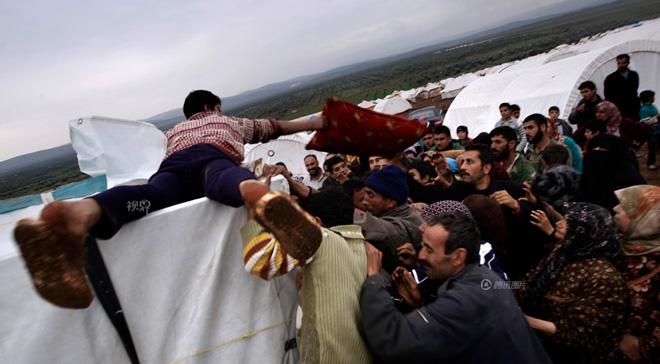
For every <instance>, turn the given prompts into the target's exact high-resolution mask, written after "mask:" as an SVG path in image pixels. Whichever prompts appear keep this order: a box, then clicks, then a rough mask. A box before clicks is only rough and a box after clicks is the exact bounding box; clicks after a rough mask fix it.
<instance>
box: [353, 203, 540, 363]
mask: <svg viewBox="0 0 660 364" xmlns="http://www.w3.org/2000/svg"><path fill="white" fill-rule="evenodd" d="M480 244H481V240H480V237H479V230H478V228H477V226H476V223H475V222H474V221H473V220H472V219H470V218H468V217H467V216H466V215H464V214H462V213H455V212H452V213H444V214H440V215H437V216H434V217H433V218H431V219H430V221H429V222H428V226H427V227H426V228H425V229H424V240H423V245H422V250H421V251H420V252H419V260H420V263H421V264H422V265H423V266H424V267H425V268H426V272H427V274H428V277H429V278H431V279H437V280H444V281H445V282H444V284H443V285H442V286H440V288H439V289H438V298H437V299H436V300H435V301H434V302H433V303H431V304H429V305H427V306H422V307H420V308H418V309H416V310H414V311H412V312H409V313H407V314H402V313H401V312H399V311H398V310H397V309H396V307H395V306H394V304H393V303H392V302H391V298H390V296H389V293H388V292H387V291H386V289H385V284H386V282H385V281H384V279H383V278H382V276H381V275H380V262H381V258H382V256H381V254H380V252H379V251H378V250H377V249H375V248H374V247H373V246H371V245H369V244H367V247H366V249H367V275H368V277H367V280H366V281H365V282H364V284H363V285H362V292H361V294H360V306H361V308H362V317H363V323H364V329H365V334H366V336H367V340H368V341H369V345H370V346H371V348H372V350H373V351H374V352H375V353H377V354H376V355H377V356H379V357H380V358H382V359H383V360H384V361H387V362H397V363H431V362H432V363H507V364H509V363H550V359H549V358H548V356H547V355H546V353H545V351H544V350H543V347H542V346H541V344H540V343H539V341H538V339H537V337H536V335H535V334H534V332H533V331H532V329H531V327H530V326H529V324H528V323H527V320H526V319H525V316H524V315H523V313H522V311H520V309H519V308H518V304H517V303H516V300H515V299H514V297H513V294H512V293H511V290H510V289H511V288H515V287H512V286H511V283H512V282H505V281H502V280H501V278H499V276H497V275H496V274H495V273H493V272H491V271H490V270H489V269H488V268H486V267H484V266H479V265H478V263H479V247H480Z"/></svg>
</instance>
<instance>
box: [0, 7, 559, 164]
mask: <svg viewBox="0 0 660 364" xmlns="http://www.w3.org/2000/svg"><path fill="white" fill-rule="evenodd" d="M564 2H565V1H562V0H536V1H528V0H506V1H505V0H468V1H457V0H451V1H447V0H416V1H402V0H378V1H375V0H360V1H355V0H306V1H305V0H278V1H262V0H242V1H240V2H239V1H232V2H229V1H205V0H187V1H172V0H159V1H153V0H144V1H135V0H130V1H126V0H115V1H77V0H61V1H50V0H42V1H32V0H23V1H4V2H3V3H2V4H1V5H0V14H1V15H0V17H1V19H2V20H1V21H0V80H1V81H0V100H1V101H0V105H2V107H1V108H0V111H1V112H0V161H2V160H6V159H9V158H12V157H15V156H17V155H21V154H25V153H30V152H34V151H37V150H42V149H47V148H51V147H55V146H58V145H62V144H65V143H67V142H68V121H69V120H71V119H76V118H78V117H81V116H89V115H100V116H108V117H115V118H122V119H132V120H138V119H145V118H148V117H151V116H153V115H156V114H158V113H161V112H164V111H168V110H171V109H173V108H176V107H179V106H180V105H181V104H182V103H183V99H184V98H185V96H186V94H187V93H188V92H189V91H191V90H193V89H209V90H211V91H213V92H215V93H216V94H218V95H219V96H221V97H226V96H232V95H235V94H237V93H239V92H241V91H245V90H250V89H254V88H257V87H260V86H263V85H266V84H269V83H273V82H278V81H283V80H286V79H289V78H292V77H296V76H301V75H307V74H312V73H318V72H323V71H327V70H330V69H332V68H335V67H339V66H343V65H347V64H351V63H355V62H358V61H362V60H367V59H372V58H377V57H382V56H388V55H392V54H397V53H400V52H402V51H407V50H412V49H414V48H417V47H419V46H422V45H428V44H430V43H432V42H434V41H436V40H441V39H444V38H447V37H451V36H453V35H459V34H462V33H465V32H468V31H471V30H475V29H482V28H484V27H490V26H497V25H500V24H501V23H502V21H503V20H504V19H509V20H511V19H515V16H516V15H518V14H523V13H526V12H528V11H531V10H534V9H536V8H540V7H543V6H547V5H553V4H561V3H564Z"/></svg>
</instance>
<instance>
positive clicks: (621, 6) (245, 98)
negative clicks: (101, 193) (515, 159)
mask: <svg viewBox="0 0 660 364" xmlns="http://www.w3.org/2000/svg"><path fill="white" fill-rule="evenodd" d="M576 3H577V2H576ZM580 3H581V5H575V4H573V5H572V6H573V8H572V9H578V8H580V7H584V4H585V2H580ZM608 3H611V4H608ZM562 4H565V2H563V3H562ZM586 4H587V5H599V6H600V5H602V7H601V8H600V9H601V10H602V9H603V8H615V9H616V10H615V11H616V12H617V14H620V13H624V12H625V9H626V8H627V7H628V4H633V5H634V6H637V8H638V9H647V8H650V7H651V5H648V4H656V5H652V6H654V7H657V3H654V2H653V1H648V0H636V1H616V2H611V0H592V1H589V2H587V3H586ZM603 4H604V5H603ZM561 9H564V10H565V9H566V8H563V7H560V6H559V5H552V6H549V7H546V8H542V9H537V10H535V11H534V12H530V13H528V15H527V16H519V17H517V18H516V19H509V20H517V21H515V22H513V21H512V22H511V23H509V24H507V25H504V26H500V27H497V28H492V29H488V30H481V31H475V32H473V33H470V34H465V35H464V36H463V37H459V38H458V39H457V38H454V39H452V40H446V41H445V42H440V43H434V44H431V45H429V46H426V47H420V48H418V49H415V50H412V51H409V52H404V53H401V54H397V55H394V56H390V57H384V58H380V59H375V60H370V61H365V62H361V63H357V64H352V65H348V66H343V67H338V68H335V69H332V70H330V71H327V72H322V73H318V74H314V75H308V76H301V77H296V78H293V79H290V80H286V81H283V82H278V83H273V84H270V85H266V86H263V87H260V88H257V89H254V90H250V91H245V92H242V93H240V94H238V95H234V96H229V97H222V103H223V107H222V108H223V111H224V112H226V113H227V114H236V113H234V112H232V111H233V110H237V111H240V112H241V113H240V115H241V116H246V117H250V111H244V110H242V109H241V108H242V107H245V106H246V105H250V104H255V103H257V104H258V103H259V101H260V100H264V102H263V103H262V104H266V103H267V102H270V101H272V100H274V99H283V98H289V97H290V96H291V91H292V90H301V91H302V92H308V90H310V89H314V87H315V85H316V84H322V83H328V82H329V81H332V80H339V81H335V82H338V83H340V84H341V83H344V84H345V83H346V80H351V79H357V78H361V77H366V78H370V77H372V76H371V75H367V76H363V73H365V72H363V71H368V70H373V69H377V68H380V69H387V70H390V69H392V68H393V65H394V64H395V62H397V61H399V63H401V62H402V61H405V62H407V63H406V66H404V67H403V69H410V71H407V73H408V74H410V77H414V76H415V75H414V73H415V72H413V70H415V69H416V68H414V67H408V64H411V61H409V60H410V59H412V58H414V57H416V56H420V57H421V56H424V55H427V54H429V52H433V51H435V50H438V49H442V48H443V47H449V46H455V45H459V44H464V43H467V42H471V41H474V40H478V39H479V38H483V37H489V38H491V39H496V38H498V37H500V36H504V35H505V33H507V32H511V31H512V30H514V29H518V31H520V29H521V27H522V28H523V29H525V31H527V29H531V28H532V27H534V26H535V23H539V24H542V23H544V26H553V24H552V22H551V21H550V20H551V19H562V18H564V17H569V18H571V17H575V18H574V19H572V20H571V21H572V22H580V21H582V19H583V18H584V17H587V16H588V15H589V13H590V11H591V10H589V9H587V10H581V11H580V12H577V13H575V12H574V13H572V14H571V15H570V16H567V15H566V14H563V15H562V14H559V15H558V13H557V12H559V11H561ZM594 9H597V8H594ZM647 13H652V11H647ZM575 14H579V15H575ZM592 15H593V14H592ZM656 16H657V15H656ZM592 17H593V16H592ZM525 18H527V19H525ZM599 19H600V18H599ZM603 21H604V20H603ZM602 26H603V27H608V29H613V28H615V27H617V26H620V25H616V24H614V23H612V22H611V21H610V22H608V23H607V25H605V24H603V25H602ZM562 28H564V25H562ZM592 31H593V30H592ZM534 41H535V40H534ZM507 46H508V44H502V47H503V48H498V49H499V51H500V53H499V55H500V57H498V56H497V55H494V56H489V57H488V62H491V63H492V62H497V61H500V62H501V55H502V54H509V52H505V49H504V47H507ZM548 46H549V47H551V46H552V47H554V46H553V45H550V44H549V45H548ZM518 48H522V49H527V50H529V47H527V45H520V46H518ZM461 57H462V56H461ZM427 58H428V57H427ZM480 62H481V61H480ZM463 63H465V62H463ZM420 64H421V63H420ZM484 65H486V63H483V62H481V63H479V67H481V68H483V67H484ZM442 66H443V65H438V66H434V67H442ZM462 66H465V67H467V64H462ZM424 67H426V66H424ZM424 67H422V68H424ZM465 67H463V68H465ZM417 68H419V66H417ZM478 69H480V68H478ZM475 70H476V69H475ZM452 72H453V73H456V72H463V70H462V69H461V68H458V67H455V66H454V67H452V68H451V69H449V70H446V71H444V75H445V76H444V77H446V75H447V74H450V73H452ZM372 73H373V72H372ZM442 74H443V73H437V74H434V75H431V76H433V77H435V78H434V79H438V80H439V79H442V77H440V78H437V76H438V75H442ZM378 77H380V78H382V79H387V78H388V77H391V75H390V74H388V73H386V72H382V74H379V75H378ZM377 81H378V82H380V79H379V80H377ZM422 81H423V79H421V78H420V81H419V82H422ZM419 82H417V83H419ZM423 83H424V82H422V83H421V84H423ZM389 87H391V86H389ZM415 87H417V86H415ZM386 90H387V88H385V91H386ZM302 92H301V93H300V94H301V95H302ZM321 93H323V92H321ZM324 94H326V95H327V93H324ZM333 94H334V93H333ZM221 96H222V95H221ZM338 96H339V95H338ZM358 96H360V95H358ZM361 96H364V94H362V95H361ZM361 100H362V99H360V100H359V101H361ZM359 101H358V102H359ZM321 102H322V101H321ZM314 111H317V110H314ZM251 112H252V113H256V114H258V115H263V114H264V113H260V112H254V111H251ZM312 112H313V111H312ZM265 114H267V115H273V116H274V117H279V116H278V114H277V112H275V113H270V112H266V113H265ZM182 120H184V116H183V112H182V110H181V108H180V107H178V108H176V109H172V110H169V111H166V112H163V113H160V114H158V115H154V116H152V117H150V118H148V119H144V120H143V121H147V122H151V123H153V124H154V125H156V127H158V128H159V129H160V130H166V129H169V128H171V127H172V126H173V125H175V124H176V123H178V122H180V121H182ZM71 156H75V152H74V151H73V148H72V147H71V145H70V144H66V145H62V146H59V147H55V148H51V149H48V150H43V151H39V152H34V153H29V154H25V155H22V156H18V157H15V158H12V159H9V160H6V161H3V162H0V175H6V174H7V173H8V172H12V171H16V170H20V169H22V168H23V169H26V168H30V167H35V166H37V164H38V163H42V164H48V163H49V161H51V160H57V159H62V158H64V157H66V158H69V157H71Z"/></svg>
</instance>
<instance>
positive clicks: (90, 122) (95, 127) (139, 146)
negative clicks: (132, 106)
mask: <svg viewBox="0 0 660 364" xmlns="http://www.w3.org/2000/svg"><path fill="white" fill-rule="evenodd" d="M69 137H70V139H71V144H72V145H73V149H75V151H76V153H77V154H78V164H79V165H80V170H81V171H82V172H83V173H86V174H88V175H90V176H92V177H96V176H101V175H104V174H105V175H106V177H107V180H108V188H111V187H113V186H116V185H118V184H140V183H145V182H146V181H147V180H149V177H151V175H152V174H154V173H155V172H156V171H157V170H158V166H160V163H161V162H162V161H163V158H164V157H165V150H166V148H167V139H166V138H165V135H164V134H163V132H162V131H160V130H158V128H156V127H155V126H154V125H153V124H150V123H146V122H143V121H132V120H120V119H112V118H106V117H99V116H91V117H84V118H79V119H76V120H71V121H69Z"/></svg>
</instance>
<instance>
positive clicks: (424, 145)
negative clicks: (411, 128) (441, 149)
mask: <svg viewBox="0 0 660 364" xmlns="http://www.w3.org/2000/svg"><path fill="white" fill-rule="evenodd" d="M433 145H434V142H433V132H429V133H428V134H426V135H424V136H423V137H422V141H421V142H419V143H417V144H416V145H415V151H416V152H417V155H419V153H422V152H426V151H428V150H430V149H431V148H433Z"/></svg>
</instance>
